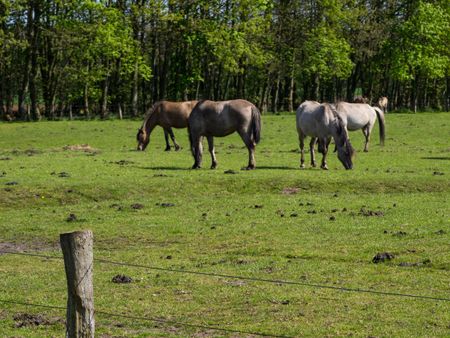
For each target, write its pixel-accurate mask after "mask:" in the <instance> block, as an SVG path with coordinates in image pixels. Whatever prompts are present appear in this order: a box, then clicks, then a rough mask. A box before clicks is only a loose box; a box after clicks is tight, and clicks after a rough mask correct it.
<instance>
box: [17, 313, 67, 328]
mask: <svg viewBox="0 0 450 338" xmlns="http://www.w3.org/2000/svg"><path fill="white" fill-rule="evenodd" d="M13 320H14V327H16V328H21V327H27V326H40V325H54V324H58V323H61V324H63V323H64V320H63V319H62V318H58V317H57V318H46V317H45V316H43V315H40V314H31V313H17V314H15V315H14V316H13Z"/></svg>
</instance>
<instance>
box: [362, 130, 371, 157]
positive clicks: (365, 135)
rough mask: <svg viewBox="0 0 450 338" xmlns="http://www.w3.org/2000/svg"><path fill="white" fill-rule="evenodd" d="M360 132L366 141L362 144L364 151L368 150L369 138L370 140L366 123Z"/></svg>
mask: <svg viewBox="0 0 450 338" xmlns="http://www.w3.org/2000/svg"><path fill="white" fill-rule="evenodd" d="M362 132H363V134H364V137H365V138H366V143H365V144H364V152H366V153H367V152H368V151H369V140H370V126H369V125H366V126H365V127H364V128H363V129H362Z"/></svg>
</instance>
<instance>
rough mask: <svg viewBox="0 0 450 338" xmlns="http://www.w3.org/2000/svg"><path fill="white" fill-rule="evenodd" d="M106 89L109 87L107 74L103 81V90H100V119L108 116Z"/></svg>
mask: <svg viewBox="0 0 450 338" xmlns="http://www.w3.org/2000/svg"><path fill="white" fill-rule="evenodd" d="M108 89H109V75H106V78H105V80H104V81H103V90H102V99H101V100H102V101H101V102H102V107H101V111H100V116H101V118H102V119H106V118H107V117H108V113H109V112H108Z"/></svg>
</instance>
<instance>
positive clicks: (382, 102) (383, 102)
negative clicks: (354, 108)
mask: <svg viewBox="0 0 450 338" xmlns="http://www.w3.org/2000/svg"><path fill="white" fill-rule="evenodd" d="M378 107H380V108H381V110H382V111H383V113H385V114H386V113H387V112H388V111H387V107H388V98H387V97H386V96H381V97H380V98H379V99H378Z"/></svg>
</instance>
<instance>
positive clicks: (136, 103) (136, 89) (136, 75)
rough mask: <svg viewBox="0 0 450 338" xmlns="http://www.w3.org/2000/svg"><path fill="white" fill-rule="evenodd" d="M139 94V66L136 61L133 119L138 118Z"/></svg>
mask: <svg viewBox="0 0 450 338" xmlns="http://www.w3.org/2000/svg"><path fill="white" fill-rule="evenodd" d="M138 94H139V64H138V61H136V62H135V64H134V73H133V91H132V93H131V115H132V116H133V117H136V116H138ZM119 107H120V104H119Z"/></svg>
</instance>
